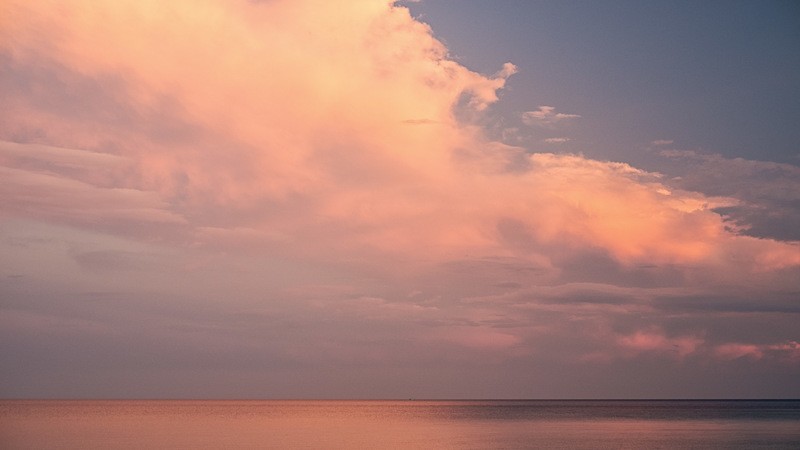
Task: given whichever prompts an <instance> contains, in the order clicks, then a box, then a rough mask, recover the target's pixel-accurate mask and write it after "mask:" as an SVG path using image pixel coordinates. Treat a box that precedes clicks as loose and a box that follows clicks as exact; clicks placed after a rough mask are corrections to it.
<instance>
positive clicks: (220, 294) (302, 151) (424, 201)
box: [0, 0, 800, 396]
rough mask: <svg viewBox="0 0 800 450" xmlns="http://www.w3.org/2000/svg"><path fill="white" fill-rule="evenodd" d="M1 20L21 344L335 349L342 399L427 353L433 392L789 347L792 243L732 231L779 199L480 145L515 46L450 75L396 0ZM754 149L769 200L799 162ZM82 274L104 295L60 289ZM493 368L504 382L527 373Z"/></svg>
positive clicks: (4, 172)
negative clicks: (507, 55)
mask: <svg viewBox="0 0 800 450" xmlns="http://www.w3.org/2000/svg"><path fill="white" fill-rule="evenodd" d="M0 20H2V21H3V22H2V24H0V42H1V43H0V63H2V70H3V76H2V78H0V83H2V86H1V87H2V91H3V92H4V93H5V94H4V98H3V103H4V105H6V106H5V112H4V113H3V119H4V120H3V121H2V123H1V124H0V139H2V142H0V177H2V179H3V182H2V184H0V208H2V214H3V217H4V218H5V225H4V228H3V230H4V234H3V236H4V239H5V241H4V242H5V243H4V244H3V245H4V246H5V247H6V248H7V249H12V248H16V249H18V251H16V252H6V254H7V255H9V256H5V257H4V258H3V259H5V260H6V261H4V265H3V267H4V275H5V276H6V277H7V279H6V281H5V282H4V284H3V285H2V289H3V290H4V291H5V295H4V297H6V298H8V299H10V300H7V301H6V303H5V304H4V309H3V311H4V312H3V319H2V320H3V321H4V323H5V324H6V325H7V328H5V329H7V330H10V331H7V332H6V333H9V334H14V335H17V336H25V337H24V338H23V339H22V340H23V341H24V342H25V345H28V346H31V347H35V351H34V352H33V353H34V354H40V355H45V356H43V358H45V359H46V360H52V358H54V357H53V355H52V354H50V353H48V350H47V349H46V348H47V345H46V343H47V342H48V339H53V340H57V339H60V337H63V335H62V334H61V333H66V334H67V335H69V336H73V337H75V339H76V340H75V341H74V342H75V344H74V345H75V346H78V347H79V346H87V348H89V349H91V351H90V353H92V354H94V355H95V356H94V357H91V356H89V357H87V358H88V361H82V362H81V364H86V365H87V366H88V367H95V366H96V367H95V369H91V370H98V371H99V372H97V373H101V372H102V371H112V372H113V371H114V370H115V368H118V367H122V366H126V364H127V363H128V362H125V361H118V360H116V359H114V358H112V357H111V356H110V355H111V354H113V353H114V352H113V351H111V350H110V349H109V348H102V345H101V344H100V342H99V340H102V339H106V338H110V341H107V342H112V343H113V344H109V345H111V346H112V347H115V346H116V347H117V348H128V349H129V350H131V355H132V356H131V358H132V359H133V360H136V359H137V358H143V359H145V360H146V359H148V358H149V357H146V356H144V355H143V354H140V353H141V352H145V353H146V352H148V351H153V352H155V353H154V354H153V355H152V357H151V360H152V361H153V364H155V366H158V367H161V366H162V365H163V366H165V367H167V369H164V373H171V374H173V375H174V374H175V373H178V372H180V371H182V370H188V368H191V367H193V364H195V363H197V364H199V365H201V366H203V365H205V364H211V365H214V364H218V365H219V367H237V368H239V369H240V370H241V376H242V377H244V378H247V376H248V375H247V374H248V373H251V372H252V371H256V372H257V371H259V370H263V369H264V367H265V366H270V365H275V366H276V367H278V368H279V370H278V369H276V370H277V372H276V373H295V374H297V373H300V372H303V371H306V372H309V371H310V372H313V371H314V370H315V369H309V367H314V366H315V365H320V364H322V365H325V364H328V363H327V362H328V361H333V362H331V363H330V364H332V365H333V366H335V367H337V368H338V369H337V370H341V371H342V372H341V376H339V377H338V378H337V376H333V379H334V380H333V381H331V385H330V386H328V387H329V388H330V390H331V392H335V393H340V394H341V393H344V394H341V395H345V394H346V393H347V390H346V389H347V388H345V386H348V383H347V382H346V381H345V380H347V379H348V378H347V377H348V375H346V374H347V373H350V372H349V371H351V370H355V369H352V368H353V367H358V366H359V365H361V364H367V365H369V366H370V367H371V368H372V369H370V370H372V371H374V372H375V373H378V374H379V375H378V378H379V379H380V380H383V381H378V382H376V383H378V385H376V386H374V392H373V391H370V390H369V389H367V390H366V391H364V392H363V393H362V394H363V395H369V394H370V393H377V392H399V391H392V388H391V386H392V383H396V382H397V379H399V378H398V377H400V375H397V374H387V373H384V372H391V370H390V369H389V368H392V367H395V366H396V365H407V366H409V367H425V368H427V369H428V370H430V371H431V379H433V380H435V382H433V385H436V386H440V387H441V390H440V391H439V392H440V394H435V396H438V395H445V396H446V395H455V394H458V392H460V391H459V390H458V389H459V388H458V386H456V387H453V386H450V385H447V384H446V383H447V381H446V380H447V379H448V377H447V375H446V374H447V373H450V372H449V371H451V370H455V369H454V368H456V367H459V366H461V365H463V364H474V363H476V362H477V361H483V362H485V364H489V365H495V366H496V367H503V368H504V369H503V370H504V371H506V372H507V373H508V374H509V375H508V376H509V377H511V378H513V376H512V375H510V374H512V373H514V372H515V370H513V368H514V367H518V370H523V371H525V370H543V369H541V367H544V366H545V365H547V364H560V365H575V364H577V365H592V366H594V367H605V366H606V365H614V364H620V365H619V367H620V370H627V369H626V367H627V366H625V364H628V362H630V361H634V360H638V359H640V358H651V357H652V358H655V359H656V360H658V361H663V364H667V365H675V364H678V365H680V364H690V365H691V364H695V365H697V364H700V361H701V360H706V359H709V358H710V359H711V360H714V361H717V362H718V363H719V364H731V363H732V362H737V361H749V362H752V363H759V364H776V365H779V366H780V365H781V364H784V365H785V364H788V365H789V366H791V367H796V365H797V363H798V347H797V342H796V341H797V339H798V336H797V334H796V332H795V331H792V327H791V321H790V320H788V319H777V318H775V317H773V316H775V314H776V311H790V314H797V311H796V308H797V299H796V292H797V290H798V288H799V286H798V284H797V279H799V277H797V275H798V267H800V247H798V244H797V242H794V241H792V239H796V238H797V237H796V236H794V235H787V234H785V233H784V234H780V233H772V234H770V233H766V232H764V233H751V234H753V235H747V234H746V233H744V232H742V230H743V229H745V228H746V225H745V224H744V221H746V220H748V218H749V216H748V214H749V213H750V212H751V211H752V210H753V208H757V207H766V208H770V210H771V211H781V210H780V209H775V208H773V206H774V204H773V203H771V200H770V201H769V202H767V201H764V199H765V198H767V197H769V199H773V198H776V196H773V195H767V194H764V195H760V194H756V193H754V192H756V191H752V190H748V191H746V192H745V191H738V190H736V189H734V188H733V187H732V186H733V184H728V185H725V184H723V183H720V184H719V185H718V186H717V188H713V187H711V186H709V185H707V184H703V182H702V181H700V179H694V178H692V177H691V176H687V177H683V178H670V177H665V176H663V175H661V174H659V173H654V172H647V171H643V170H640V169H637V168H635V167H632V166H630V165H628V164H625V163H619V162H607V161H596V160H591V159H588V158H585V157H583V156H580V155H568V154H553V153H532V152H530V151H529V150H527V149H525V148H522V147H515V146H510V145H506V144H502V143H499V142H494V141H492V140H491V139H490V138H489V137H488V136H489V135H488V134H487V132H486V130H484V129H483V128H482V127H481V126H480V124H481V123H482V121H481V118H482V117H483V116H484V115H485V114H487V113H488V112H489V110H490V107H491V105H492V104H493V103H494V102H496V101H497V100H498V96H497V93H498V91H499V90H501V89H503V88H504V86H505V84H506V81H507V79H508V77H510V76H512V75H513V74H514V72H515V71H516V68H515V67H514V66H513V65H512V64H510V63H508V64H505V65H504V66H502V67H501V68H499V70H498V71H497V72H496V73H495V74H493V75H491V76H485V75H481V74H478V73H475V72H473V71H470V70H469V69H467V68H465V67H464V66H462V65H460V64H458V63H457V62H455V61H453V60H451V59H449V58H448V54H447V49H446V48H445V47H444V46H443V44H442V43H440V42H439V41H437V40H436V39H435V38H434V37H433V34H432V32H431V30H430V28H429V27H428V26H427V25H425V24H423V23H421V22H419V21H418V20H415V19H414V18H413V17H411V16H410V14H409V12H408V10H406V9H405V8H402V7H399V6H396V5H393V4H391V3H387V2H386V1H367V0H364V1H354V2H346V4H339V3H335V2H334V3H332V2H325V1H278V0H276V1H267V2H257V3H254V2H247V1H235V2H216V1H210V0H208V1H200V2H198V1H191V2H189V1H182V0H181V1H175V2H169V3H164V2H157V1H115V2H88V1H86V2H83V1H70V2H48V1H41V2H16V1H11V2H7V4H6V5H5V6H4V14H3V19H0ZM578 117H580V116H578V115H575V114H563V113H556V112H555V109H554V108H553V107H550V106H541V107H539V109H538V110H536V111H529V112H526V113H524V114H523V115H522V118H523V122H524V123H526V124H528V125H536V126H543V127H545V128H552V127H555V126H556V125H558V124H559V123H561V122H564V121H570V120H572V119H576V118H578ZM564 141H566V138H555V139H549V140H548V142H549V143H559V142H564ZM669 143H670V142H668V141H658V144H657V145H659V146H662V147H663V146H665V145H668V144H669ZM654 145H655V144H654ZM667 156H670V157H672V158H684V159H685V158H699V159H701V160H702V162H703V164H705V165H707V166H708V167H707V168H709V169H710V168H715V169H716V170H721V171H724V170H727V169H726V168H730V167H739V168H741V170H740V171H739V173H741V178H740V181H739V182H745V183H758V182H760V180H759V179H758V177H753V176H751V175H752V173H754V172H752V171H756V172H757V173H761V172H759V171H762V170H767V169H763V166H761V165H759V163H756V162H752V161H730V160H725V159H724V158H721V157H719V158H718V157H704V156H699V155H696V154H686V153H672V154H668V155H667ZM776 170H783V171H788V172H786V176H785V178H786V180H789V181H787V183H788V185H789V186H790V191H789V193H788V194H787V193H784V194H781V196H782V197H786V198H788V201H794V197H793V196H794V195H795V194H797V192H798V191H797V183H796V182H795V181H796V177H797V174H796V173H795V172H792V170H794V169H790V168H787V167H784V166H781V168H779V169H776ZM704 172H705V173H708V171H707V170H706V171H704ZM687 175H688V174H687ZM761 181H763V180H761ZM763 186H766V185H763ZM764 189H767V188H766V187H765V188H764ZM782 192H783V191H782ZM742 208H745V209H742ZM796 209H797V208H795V207H793V206H788V207H787V208H786V211H795V212H796ZM725 211H727V212H728V213H727V214H725V213H724V212H725ZM731 211H734V212H736V214H734V213H732V212H731ZM721 212H722V213H721ZM792 214H794V213H792ZM731 215H734V216H735V219H736V220H734V222H733V223H735V224H736V226H733V225H732V222H731V219H730V216H731ZM751 222H752V223H755V224H756V225H755V226H756V227H758V224H757V223H756V221H755V220H751ZM31 223H34V224H39V225H36V226H31V225H30V224H31ZM44 224H47V225H44ZM762 228H763V227H762ZM787 238H788V239H787ZM43 239H44V240H43ZM149 246H154V247H152V248H151V247H149ZM21 249H24V250H21ZM12 255H16V256H12ZM10 258H19V259H18V261H20V262H19V263H18V264H16V265H12V264H11V259H10ZM43 258H49V259H50V260H52V261H61V262H64V263H65V265H64V266H63V268H62V269H58V268H52V269H47V270H45V268H43V267H40V266H38V265H37V263H36V261H37V260H39V259H43ZM112 272H113V273H115V274H116V275H115V277H113V279H111V280H109V279H108V278H107V274H108V273H112ZM265 273H267V274H270V276H267V277H266V279H265V277H264V274H265ZM272 274H278V275H275V276H272ZM12 277H13V280H15V281H13V282H12V281H10V280H12ZM170 278H172V279H183V280H187V281H185V282H181V283H178V285H177V287H175V286H173V285H172V284H170V282H169V281H168V279H170ZM69 279H74V280H76V281H74V282H68V281H65V280H69ZM15 283H16V284H15ZM143 285H146V286H149V288H148V289H143V288H141V286H143ZM222 285H224V286H226V287H225V288H220V287H217V288H215V287H214V286H222ZM26 286H27V287H28V288H30V287H31V286H38V287H37V288H35V289H29V290H28V291H26ZM137 286H138V287H137ZM49 289H52V290H53V292H56V293H59V292H60V294H59V295H61V296H62V297H63V301H62V303H60V304H59V306H55V305H54V304H52V303H51V302H50V301H48V300H46V299H47V298H51V295H52V293H53V292H50V291H49ZM25 292H27V293H25ZM89 293H93V294H91V295H94V296H95V297H97V296H99V297H100V298H102V299H104V301H105V303H103V306H96V307H95V308H96V309H92V308H88V309H87V308H85V307H83V306H81V305H83V304H84V301H85V299H86V296H87V295H90V294H89ZM91 295H90V296H91ZM720 295H722V296H723V298H721V297H720ZM112 298H118V299H119V301H118V304H117V306H116V307H111V308H109V307H108V304H109V303H108V302H109V301H111V300H109V299H112ZM165 311H168V313H167V314H164V312H165ZM124 317H134V322H136V323H138V324H141V325H142V326H143V327H144V329H146V330H148V332H147V333H145V334H142V333H140V332H139V331H137V327H136V326H133V325H131V324H130V323H129V324H127V325H122V324H123V323H124V320H123V318H124ZM155 317H159V318H158V319H154V318H155ZM767 317H769V318H770V320H772V321H773V322H772V325H771V329H770V331H769V332H767V331H766V329H765V328H764V323H765V320H766V319H765V318H767ZM726 318H727V319H726ZM728 319H730V320H732V321H735V322H737V324H738V325H737V326H739V327H740V328H739V330H740V331H741V334H740V335H731V333H730V332H729V331H728V330H727V325H725V324H724V323H725V320H728ZM53 322H55V323H58V324H59V326H57V327H55V328H49V331H48V332H47V333H46V335H45V337H43V338H36V337H35V336H36V333H37V332H40V331H41V330H42V329H44V328H47V327H48V325H47V324H49V323H53ZM115 324H116V325H120V326H119V328H115ZM144 324H146V325H144ZM151 334H152V335H153V336H156V337H154V338H152V339H151V338H146V337H144V336H146V335H151ZM161 338H163V339H168V340H171V342H175V345H176V346H177V347H176V349H175V350H174V352H172V351H170V350H168V349H160V350H156V347H157V344H156V343H155V342H154V341H157V340H158V339H161ZM64 342H70V341H69V340H67V341H64ZM65 345H71V344H69V343H67V344H65ZM178 347H179V348H178ZM20 349H21V347H15V346H14V345H13V344H8V345H6V346H5V347H4V353H3V355H4V356H3V358H4V359H5V358H9V357H10V356H9V355H12V354H14V353H15V352H19V351H21V350H20ZM73 350H74V348H72V350H71V351H73ZM37 352H40V353H37ZM137 355H138V356H137ZM176 355H181V356H176ZM248 355H256V356H254V357H251V356H248ZM248 361H251V362H252V364H253V366H251V365H250V364H251V363H250V362H248ZM140 362H141V361H140ZM483 362H481V363H480V364H484V363H483ZM212 363H213V364H212ZM53 364H64V367H67V368H71V369H64V370H66V371H69V370H78V369H74V366H73V365H72V363H70V362H64V361H61V362H58V361H56V362H53ZM480 364H479V365H480ZM538 364H541V366H539V365H538ZM134 365H136V364H134ZM25 367H28V366H25V364H23V368H22V369H20V370H21V372H15V371H13V370H12V371H6V372H4V375H3V376H4V379H5V380H6V382H5V383H6V384H7V385H8V386H11V387H10V388H9V389H10V390H9V392H10V393H11V394H15V393H17V392H28V393H30V392H34V393H35V391H36V389H37V388H35V387H33V388H29V390H28V391H25V390H24V388H22V387H19V386H21V385H20V381H19V380H21V379H23V378H24V374H25ZM98 367H100V368H102V370H100V369H98ZM126 367H127V366H126ZM215 367H217V366H215ZM304 367H305V369H303V368H304ZM535 367H539V369H535ZM693 367H694V366H693ZM698 367H700V366H699V365H698V366H696V367H694V368H693V369H692V370H701V369H700V368H698ZM381 368H382V369H381ZM87 370H90V369H87ZM209 370H210V369H209ZM437 370H439V372H437ZM597 370H601V371H602V370H606V369H597ZM793 370H794V369H793ZM200 372H202V371H200ZM200 372H198V375H197V376H198V377H200V378H197V379H198V380H199V379H202V376H201V375H199V373H200ZM310 372H309V373H310ZM115 373H116V372H115ZM204 373H205V372H204ZM208 373H210V372H208ZM304 373H305V372H304ZM381 373H383V375H380V374H381ZM437 373H438V375H437ZM76 376H77V375H76ZM165 376H167V375H165ZM276 377H277V375H276ZM303 377H305V378H303ZM300 378H301V379H305V380H310V379H313V375H310V374H308V373H306V375H303V376H300ZM478 378H479V377H477V376H476V378H475V381H476V383H477V380H478ZM274 381H275V382H276V383H278V384H279V385H280V383H281V381H280V380H279V379H278V378H276V379H275V380H274ZM39 383H40V384H38V385H35V386H38V388H39V389H42V386H46V385H48V383H51V384H52V383H55V381H53V380H46V379H43V380H41V381H40V382H39ZM165 383H166V382H165ZM283 383H284V384H285V381H284V382H283ZM337 383H338V384H337ZM509 383H510V384H509V387H508V388H504V389H506V390H502V392H501V394H503V395H506V394H508V395H519V394H520V393H523V392H530V391H525V389H527V388H526V385H525V383H524V382H523V383H521V382H519V381H517V382H514V383H512V382H511V381H509ZM552 383H555V381H553V382H552ZM56 384H57V383H56ZM401 384H402V383H401ZM410 385H414V383H410ZM422 385H424V382H422V381H418V382H417V384H416V385H415V386H417V389H422V388H421V387H420V386H422ZM163 386H170V384H169V383H166V384H163ZM446 386H450V387H446ZM62 387H63V386H62ZM468 387H469V382H468V381H467V385H465V386H463V388H464V389H467V388H468ZM473 387H474V386H473ZM562 388H563V389H567V387H563V386H562ZM15 389H16V390H15ZM54 389H55V388H54ZM142 389H144V388H142ZM164 389H166V387H165V388H164ZM287 389H289V388H287ZM292 389H295V390H294V391H292V390H289V391H287V392H294V393H298V392H299V393H301V394H302V389H301V387H299V386H295V387H294V388H292ZM343 389H344V390H343ZM81 392H83V391H81ZM87 392H88V391H87ZM220 392H222V391H220ZM564 392H566V391H564ZM313 394H314V393H313V392H311V391H309V394H308V395H313ZM276 395H280V394H279V393H278V394H276ZM319 395H324V394H319ZM333 395H334V396H335V395H336V394H333ZM383 395H387V394H383ZM432 395H433V394H432Z"/></svg>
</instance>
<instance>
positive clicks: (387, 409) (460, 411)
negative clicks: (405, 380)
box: [0, 400, 800, 449]
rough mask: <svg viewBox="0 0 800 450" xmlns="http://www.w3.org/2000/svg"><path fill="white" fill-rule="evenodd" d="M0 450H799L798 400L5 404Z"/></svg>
mask: <svg viewBox="0 0 800 450" xmlns="http://www.w3.org/2000/svg"><path fill="white" fill-rule="evenodd" d="M0 448H3V449H18V448H30V449H62V448H64V449H120V448H123V449H128V448H130V449H133V448H136V449H144V448H148V449H158V448H170V449H172V448H185V449H200V448H207V449H212V448H213V449H223V448H225V449H236V448H280V449H283V448H325V449H328V448H347V449H360V448H365V449H384V448H425V449H436V448H452V449H470V448H473V449H492V448H507V449H514V448H548V449H550V448H570V449H571V448H595V449H604V448H608V449H612V448H613V449H619V448H646V449H651V448H670V449H672V448H726V449H738V448H741V449H751V448H794V449H800V401H796V400H792V401H577V400H573V401H538V400H537V401H246V400H243V401H239V400H236V401H233V400H231V401H223V400H210V401H199V400H192V401H172V400H155V401H154V400H136V401H129V400H109V401H95V400H79V401H51V400H3V401H0Z"/></svg>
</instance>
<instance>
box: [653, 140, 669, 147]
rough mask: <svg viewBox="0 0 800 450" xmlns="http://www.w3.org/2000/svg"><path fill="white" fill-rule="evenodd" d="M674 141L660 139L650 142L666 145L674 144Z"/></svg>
mask: <svg viewBox="0 0 800 450" xmlns="http://www.w3.org/2000/svg"><path fill="white" fill-rule="evenodd" d="M672 143H673V141H672V140H671V139H658V140H655V141H653V142H651V143H650V145H656V146H664V145H672Z"/></svg>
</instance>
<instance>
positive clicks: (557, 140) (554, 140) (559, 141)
mask: <svg viewBox="0 0 800 450" xmlns="http://www.w3.org/2000/svg"><path fill="white" fill-rule="evenodd" d="M570 140H571V139H570V138H566V137H558V138H547V139H545V140H544V142H546V143H548V144H563V143H565V142H569V141H570Z"/></svg>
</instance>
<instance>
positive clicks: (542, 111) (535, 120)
mask: <svg viewBox="0 0 800 450" xmlns="http://www.w3.org/2000/svg"><path fill="white" fill-rule="evenodd" d="M580 117H581V116H579V115H577V114H564V113H557V112H555V108H554V107H552V106H540V107H539V109H538V110H536V111H527V112H524V113H522V123H524V124H525V125H531V126H534V125H535V126H541V127H546V128H552V127H554V126H555V125H556V124H558V123H561V122H564V121H569V120H572V119H578V118H580Z"/></svg>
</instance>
